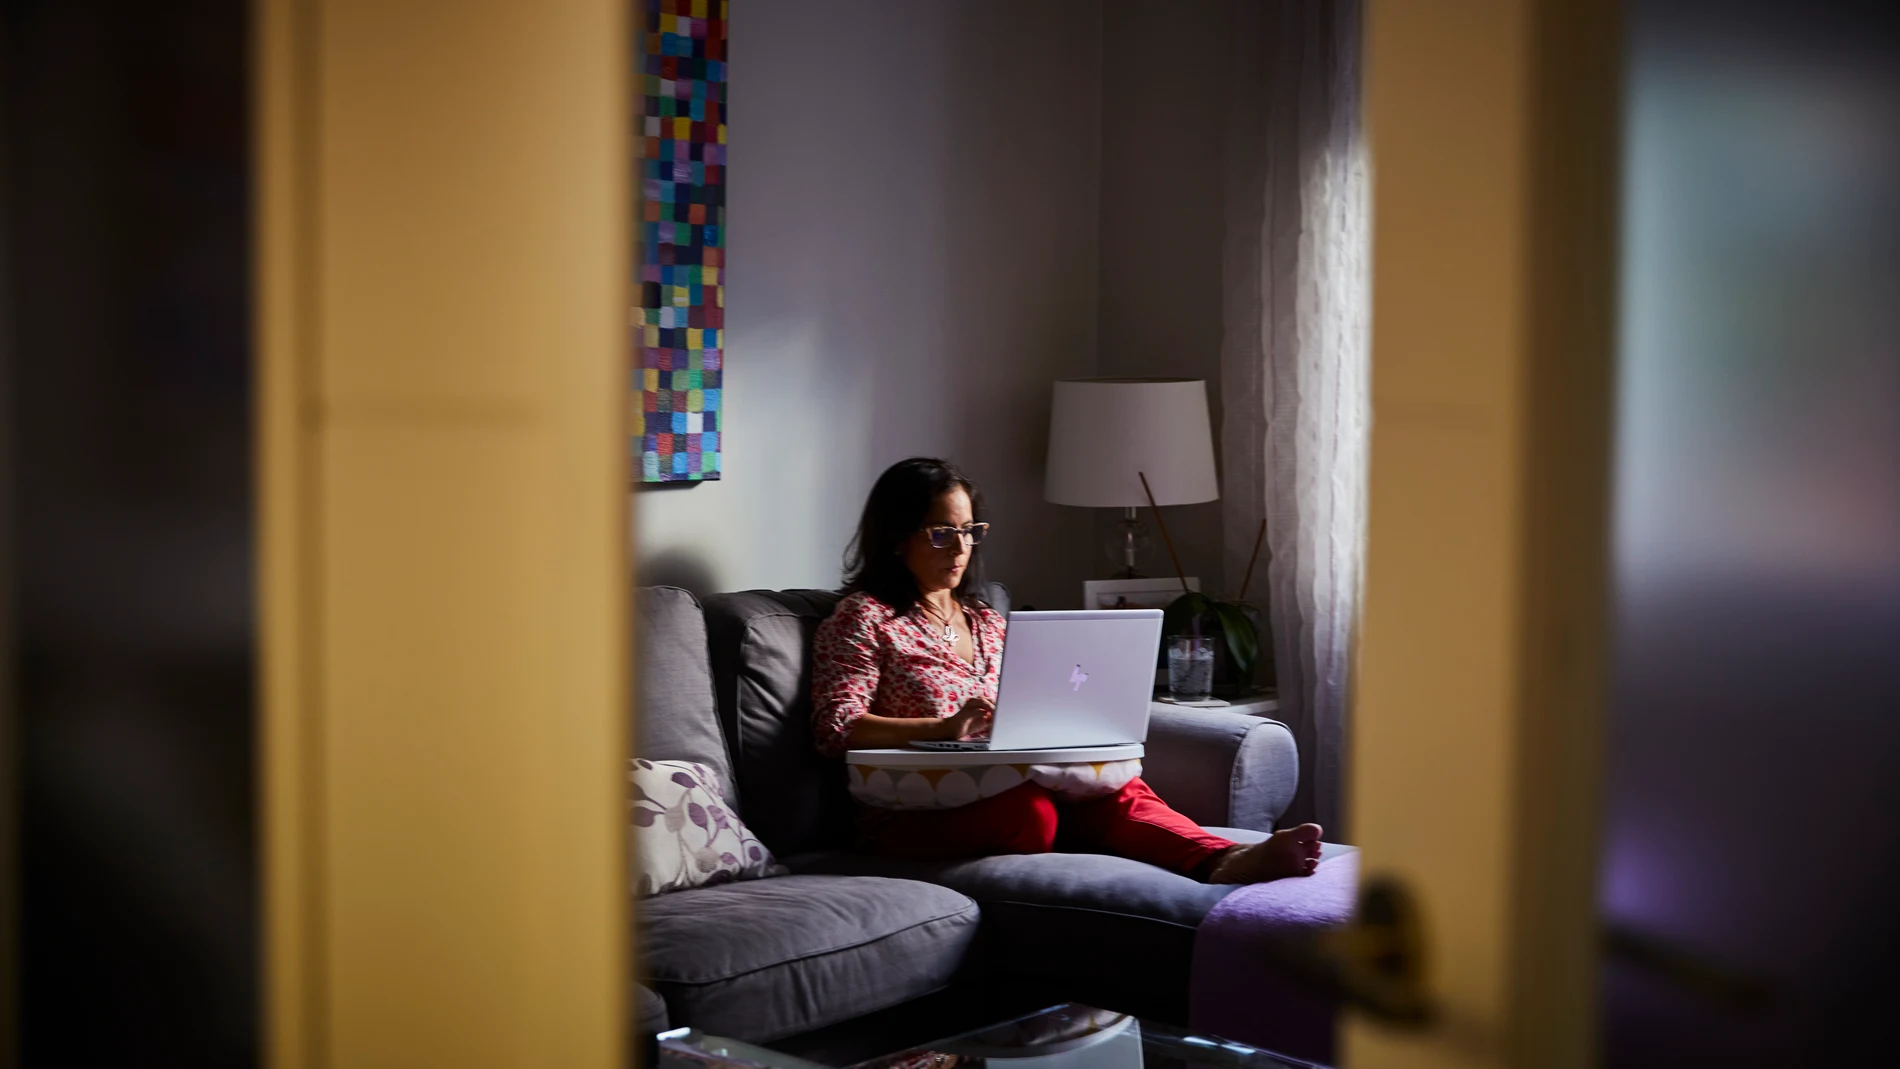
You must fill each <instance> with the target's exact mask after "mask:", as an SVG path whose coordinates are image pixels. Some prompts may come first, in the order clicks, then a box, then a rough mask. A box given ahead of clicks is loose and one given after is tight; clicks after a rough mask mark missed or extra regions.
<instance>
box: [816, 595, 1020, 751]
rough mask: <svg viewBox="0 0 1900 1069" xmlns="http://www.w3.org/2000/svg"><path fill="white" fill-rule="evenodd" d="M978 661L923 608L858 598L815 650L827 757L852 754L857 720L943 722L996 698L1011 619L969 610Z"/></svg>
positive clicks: (841, 608) (821, 740)
mask: <svg viewBox="0 0 1900 1069" xmlns="http://www.w3.org/2000/svg"><path fill="white" fill-rule="evenodd" d="M964 611H965V612H966V613H967V614H968V617H969V621H970V626H971V630H972V634H971V645H972V646H973V648H974V650H975V654H976V663H974V664H971V663H970V662H968V661H965V660H964V659H963V658H961V657H959V656H957V651H956V650H955V649H954V648H952V647H951V645H950V643H948V642H945V641H944V640H943V633H942V629H941V627H938V626H934V625H933V624H932V623H931V621H930V618H929V616H928V615H926V614H925V612H924V610H923V607H922V606H921V605H919V606H916V607H913V608H912V609H911V610H910V611H909V612H906V613H899V612H898V611H897V610H895V609H893V608H891V607H890V606H888V605H886V604H884V603H883V602H881V601H879V600H878V599H876V598H874V597H872V596H871V595H869V594H862V593H860V594H852V595H851V596H849V597H847V598H845V599H844V600H843V601H840V602H839V603H838V608H837V609H836V610H835V611H834V612H832V614H831V617H830V618H829V619H827V620H826V621H825V622H824V623H822V624H819V625H818V635H817V639H816V641H815V643H814V645H813V648H812V684H811V690H812V694H811V726H812V734H813V736H815V737H816V739H817V741H818V749H819V752H821V753H824V754H826V755H828V756H832V757H837V756H840V755H842V754H843V753H844V751H845V749H846V745H845V740H846V739H848V738H849V737H850V735H851V722H852V721H854V720H856V719H857V718H858V717H861V716H863V715H864V714H866V713H874V714H876V715H878V716H891V717H914V718H922V717H927V716H934V717H937V718H939V719H942V718H943V717H946V716H951V715H953V714H955V713H956V712H957V710H959V709H961V708H963V703H964V702H966V701H968V700H970V699H971V698H979V697H980V698H987V699H989V700H990V701H992V702H993V701H995V700H996V680H997V675H998V672H999V671H1000V670H1001V668H1002V665H1003V629H1004V627H1005V624H1004V622H1003V614H1002V613H999V612H997V611H996V610H994V609H991V608H987V607H983V606H966V607H965V610H964Z"/></svg>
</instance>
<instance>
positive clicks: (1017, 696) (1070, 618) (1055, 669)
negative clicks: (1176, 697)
mask: <svg viewBox="0 0 1900 1069" xmlns="http://www.w3.org/2000/svg"><path fill="white" fill-rule="evenodd" d="M1160 648H1161V610H1160V609H1102V610H1092V611H1081V612H1012V613H1010V614H1009V631H1008V633H1007V635H1006V637H1005V638H1004V640H1003V675H1002V679H1001V681H1000V682H998V683H997V688H996V716H995V719H994V720H993V721H992V723H991V726H990V737H989V738H987V739H971V740H969V741H961V742H950V741H941V742H940V741H935V740H929V741H924V740H919V741H915V742H912V743H911V745H912V746H913V747H916V748H917V749H920V750H1046V749H1053V748H1056V747H1075V746H1117V745H1122V744H1124V743H1131V742H1146V741H1147V739H1148V700H1149V698H1150V697H1151V696H1152V695H1153V694H1154V682H1155V656H1156V651H1158V650H1159V649H1160Z"/></svg>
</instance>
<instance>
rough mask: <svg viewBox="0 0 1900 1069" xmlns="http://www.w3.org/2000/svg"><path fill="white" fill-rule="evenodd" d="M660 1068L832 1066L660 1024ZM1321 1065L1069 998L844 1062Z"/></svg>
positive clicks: (880, 1067) (1291, 1068)
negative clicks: (663, 1029) (1020, 1014)
mask: <svg viewBox="0 0 1900 1069" xmlns="http://www.w3.org/2000/svg"><path fill="white" fill-rule="evenodd" d="M659 1038H660V1042H659V1063H658V1064H659V1065H660V1066H661V1067H663V1069H688V1067H691V1069H701V1067H706V1069H837V1067H826V1066H820V1065H819V1064H818V1063H817V1062H812V1061H807V1060H805V1059H802V1058H794V1057H792V1056H790V1055H786V1054H781V1053H779V1052H777V1051H772V1050H767V1049H766V1048H764V1047H757V1046H753V1045H751V1044H747V1043H739V1042H736V1041H733V1040H726V1039H720V1038H718V1037H717V1036H708V1035H706V1034H705V1033H703V1032H698V1031H695V1030H693V1029H688V1028H680V1029H675V1030H673V1031H671V1032H663V1033H661V1035H660V1037H659ZM952 1066H959V1067H966V1069H967V1067H976V1066H982V1067H984V1069H1325V1067H1323V1066H1318V1065H1316V1064H1315V1063H1313V1062H1306V1061H1301V1060H1299V1059H1298V1058H1290V1057H1287V1056H1286V1055H1284V1054H1275V1053H1273V1052H1272V1051H1265V1050H1261V1049H1259V1048H1257V1047H1250V1046H1247V1045H1246V1044H1244V1043H1234V1042H1230V1041H1228V1040H1224V1039H1218V1038H1215V1037H1213V1036H1199V1035H1195V1034H1193V1033H1191V1032H1184V1031H1182V1030H1181V1029H1178V1028H1173V1027H1170V1026H1168V1025H1163V1024H1156V1023H1153V1022H1150V1021H1144V1020H1140V1019H1139V1018H1135V1017H1131V1016H1129V1015H1127V1014H1125V1013H1113V1012H1111V1011H1108V1010H1098V1009H1094V1008H1092V1007H1089V1006H1080V1005H1076V1004H1075V1003H1065V1004H1063V1005H1060V1006H1051V1007H1050V1008H1048V1009H1045V1010H1041V1011H1038V1012H1036V1013H1032V1014H1029V1015H1027V1016H1024V1017H1018V1018H1016V1019H1014V1020H1010V1021H1005V1022H1003V1023H1002V1024H995V1025H990V1026H988V1027H985V1028H979V1029H977V1030H975V1031H973V1032H966V1033H964V1034H962V1035H958V1036H952V1037H950V1038H949V1039H942V1040H938V1041H936V1042H933V1043H927V1044H925V1045H923V1046H921V1047H912V1048H910V1049H908V1050H902V1051H898V1052H897V1053H895V1054H886V1055H883V1056H881V1057H877V1058H872V1059H870V1060H869V1061H863V1062H858V1063H856V1064H855V1065H852V1066H849V1067H846V1069H950V1067H952Z"/></svg>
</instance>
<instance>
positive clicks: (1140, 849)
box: [865, 779, 1234, 879]
mask: <svg viewBox="0 0 1900 1069" xmlns="http://www.w3.org/2000/svg"><path fill="white" fill-rule="evenodd" d="M876 817H877V819H875V820H872V821H870V822H867V825H866V829H865V832H866V838H867V839H868V840H869V841H868V843H867V845H868V847H869V848H870V849H871V850H872V851H874V852H876V853H880V854H886V855H888V856H891V857H903V858H910V859H912V860H917V861H947V860H950V859H952V858H960V857H985V856H988V855H990V854H1046V853H1048V852H1050V851H1051V850H1060V851H1063V852H1065V853H1072V854H1113V855H1115V856H1117V857H1125V858H1131V859H1133V860H1135V861H1146V862H1147V863H1148V864H1150V865H1157V866H1159V867H1161V868H1164V869H1167V870H1168V871H1169V872H1178V873H1180V874H1181V875H1183V876H1193V877H1195V878H1197V879H1198V878H1201V877H1204V876H1205V875H1206V874H1207V872H1206V870H1207V869H1209V868H1212V867H1213V863H1214V859H1215V857H1217V856H1218V855H1219V854H1220V853H1221V851H1223V850H1226V849H1227V848H1228V847H1230V846H1232V845H1234V844H1233V843H1232V842H1231V841H1230V840H1227V839H1223V838H1221V837H1220V836H1218V835H1212V834H1209V833H1208V832H1206V831H1204V830H1202V829H1201V826H1200V825H1198V824H1196V823H1194V822H1193V821H1191V820H1189V819H1188V818H1186V817H1184V816H1182V815H1181V814H1179V813H1177V812H1175V811H1174V810H1172V809H1170V808H1168V803H1166V802H1164V801H1162V800H1161V799H1160V797H1159V796H1157V795H1156V794H1155V792H1154V790H1153V789H1152V788H1150V787H1149V786H1148V785H1147V784H1146V783H1143V782H1142V781H1141V780H1139V779H1133V780H1129V781H1128V785H1127V786H1126V787H1123V788H1122V789H1121V791H1120V792H1118V793H1116V794H1111V795H1108V796H1106V797H1103V798H1094V799H1091V800H1089V801H1086V802H1064V801H1061V800H1060V799H1058V798H1057V797H1056V796H1055V794H1054V793H1053V792H1052V791H1050V790H1049V789H1048V788H1047V787H1044V786H1041V785H1040V784H1035V783H1025V784H1023V785H1022V786H1020V787H1012V788H1010V789H1009V790H1007V791H1004V792H1003V793H1002V794H998V795H993V796H991V797H989V798H985V799H983V800H982V801H980V802H972V803H970V804H969V805H966V806H961V807H959V808H956V809H931V810H914V811H899V812H880V813H878V814H877V815H876Z"/></svg>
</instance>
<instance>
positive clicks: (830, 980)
mask: <svg viewBox="0 0 1900 1069" xmlns="http://www.w3.org/2000/svg"><path fill="white" fill-rule="evenodd" d="M977 922H978V916H977V906H976V903H974V902H972V901H970V900H969V899H968V898H966V897H964V896H963V895H961V894H958V893H957V892H956V891H953V890H950V889H949V888H946V887H941V886H936V885H933V884H929V883H916V882H911V881H907V880H895V879H880V878H870V879H865V878H856V879H840V878H838V877H835V876H822V875H792V876H778V877H774V878H772V879H767V880H751V881H746V882H743V883H731V884H725V885H722V886H717V887H701V888H696V889H694V890H690V891H676V892H674V893H672V894H666V895H659V896H657V897H654V898H648V899H644V900H642V901H641V903H640V928H641V932H642V935H643V937H644V940H643V944H642V948H641V958H642V961H641V965H642V968H643V970H644V971H645V973H646V976H647V983H648V984H649V985H650V986H651V987H653V989H654V990H656V991H658V992H659V993H660V995H661V996H662V997H664V998H665V1000H666V1007H667V1016H668V1018H669V1019H670V1020H671V1021H672V1023H673V1025H674V1026H675V1027H680V1026H690V1027H693V1028H698V1029H702V1030H704V1031H707V1032H711V1033H714V1034H716V1035H722V1036H729V1037H731V1038H734V1039H743V1040H748V1041H752V1042H763V1041H768V1040H772V1039H778V1038H780V1037H783V1036H789V1035H795V1034H797V1033H799V1032H806V1031H810V1030H812V1029H815V1028H820V1027H823V1026H825V1025H828V1024H832V1023H835V1022H837V1021H842V1020H846V1019H848V1018H851V1017H856V1016H859V1015H860V1014H865V1013H869V1012H871V1011H873V1010H878V1009H882V1008H884V1007H886V1006H893V1005H896V1004H898V1003H900V1002H905V1001H908V1000H910V999H913V998H916V997H918V996H920V995H925V994H929V993H930V992H932V991H935V990H938V989H939V988H942V987H944V986H945V985H947V984H948V983H949V982H950V980H951V978H952V976H953V975H954V974H955V973H956V971H957V968H958V966H959V965H960V964H961V963H962V961H963V958H964V955H965V954H966V953H967V951H968V950H969V948H970V944H971V943H972V941H973V940H974V939H975V938H976V931H977Z"/></svg>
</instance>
